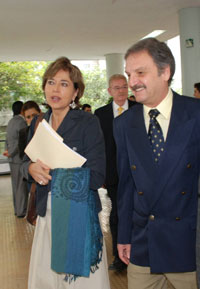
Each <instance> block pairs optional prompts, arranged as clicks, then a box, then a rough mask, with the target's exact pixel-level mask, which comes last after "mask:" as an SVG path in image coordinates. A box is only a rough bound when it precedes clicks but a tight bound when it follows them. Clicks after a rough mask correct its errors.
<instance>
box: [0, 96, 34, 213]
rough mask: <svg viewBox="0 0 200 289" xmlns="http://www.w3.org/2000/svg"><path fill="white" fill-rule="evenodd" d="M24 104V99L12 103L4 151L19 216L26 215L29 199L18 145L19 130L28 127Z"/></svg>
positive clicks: (15, 210) (14, 202)
mask: <svg viewBox="0 0 200 289" xmlns="http://www.w3.org/2000/svg"><path fill="white" fill-rule="evenodd" d="M22 106H23V102H22V101H16V102H14V103H13V105H12V110H13V118H12V119H11V120H10V121H9V123H8V126H7V129H6V150H5V152H4V153H3V154H4V156H7V157H8V160H9V165H10V172H11V181H12V192H13V205H14V214H15V215H16V216H17V217H18V218H23V217H25V215H26V210H27V201H28V188H27V183H26V180H24V178H23V176H22V174H21V172H20V166H21V164H22V160H21V158H20V156H19V147H18V142H19V132H20V130H21V129H26V128H27V124H26V122H25V120H24V118H23V116H22Z"/></svg>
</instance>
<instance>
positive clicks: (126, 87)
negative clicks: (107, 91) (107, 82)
mask: <svg viewBox="0 0 200 289" xmlns="http://www.w3.org/2000/svg"><path fill="white" fill-rule="evenodd" d="M111 88H112V89H113V90H115V91H119V90H121V89H123V90H125V89H128V85H124V86H114V87H111Z"/></svg>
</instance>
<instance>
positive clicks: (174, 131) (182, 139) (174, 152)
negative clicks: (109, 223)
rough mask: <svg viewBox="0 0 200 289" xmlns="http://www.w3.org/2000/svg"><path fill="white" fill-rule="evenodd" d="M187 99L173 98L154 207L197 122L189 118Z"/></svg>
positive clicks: (152, 195) (154, 186) (155, 191)
mask: <svg viewBox="0 0 200 289" xmlns="http://www.w3.org/2000/svg"><path fill="white" fill-rule="evenodd" d="M185 105H186V103H185V101H184V100H183V101H180V98H179V99H178V98H177V96H176V95H174V99H173V107H172V113H171V119H170V125H169V129H168V134H167V139H166V143H165V152H164V154H163V155H162V158H161V160H160V163H159V165H158V170H157V176H156V178H155V182H154V184H153V187H152V189H153V194H151V200H149V201H150V203H151V208H153V207H154V205H155V204H156V202H157V201H158V199H159V198H160V196H161V194H162V192H163V189H164V187H165V186H166V184H167V182H168V181H169V180H170V178H171V176H172V175H173V173H174V171H175V170H176V167H177V164H178V162H179V160H180V159H181V157H182V155H183V153H184V149H185V148H186V146H187V145H188V143H189V141H190V139H191V133H192V130H193V126H194V123H195V120H194V119H189V117H188V115H187V111H186V107H185Z"/></svg>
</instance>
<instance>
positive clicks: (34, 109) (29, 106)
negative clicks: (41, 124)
mask: <svg viewBox="0 0 200 289" xmlns="http://www.w3.org/2000/svg"><path fill="white" fill-rule="evenodd" d="M40 113H41V110H40V108H39V105H38V104H37V103H36V102H35V101H33V100H28V101H27V102H25V103H24V104H23V106H22V114H23V116H24V118H25V120H26V123H27V127H25V128H23V129H21V130H20V131H19V144H18V146H19V156H20V158H21V159H23V156H24V149H25V147H26V144H27V137H28V131H29V128H30V124H31V121H32V119H33V118H34V117H35V116H36V115H39V114H40Z"/></svg>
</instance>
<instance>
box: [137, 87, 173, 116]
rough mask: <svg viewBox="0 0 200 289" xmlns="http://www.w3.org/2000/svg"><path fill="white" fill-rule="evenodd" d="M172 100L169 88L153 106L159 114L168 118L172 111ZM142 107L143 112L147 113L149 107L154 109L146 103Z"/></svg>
mask: <svg viewBox="0 0 200 289" xmlns="http://www.w3.org/2000/svg"><path fill="white" fill-rule="evenodd" d="M172 100H173V93H172V90H171V89H170V88H169V90H168V93H167V95H166V97H165V98H164V99H163V100H162V101H161V103H159V105H158V106H156V107H154V108H156V109H158V110H159V112H160V114H161V115H162V116H163V117H164V118H166V119H169V118H170V115H171V111H172ZM143 108H144V114H145V115H149V111H150V110H151V109H154V108H152V107H148V106H146V105H143Z"/></svg>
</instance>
